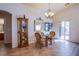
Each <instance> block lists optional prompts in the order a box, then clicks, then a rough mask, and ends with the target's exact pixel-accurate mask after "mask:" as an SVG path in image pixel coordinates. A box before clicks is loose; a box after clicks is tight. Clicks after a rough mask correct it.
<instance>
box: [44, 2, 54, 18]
mask: <svg viewBox="0 0 79 59" xmlns="http://www.w3.org/2000/svg"><path fill="white" fill-rule="evenodd" d="M45 16H46V17H47V18H51V17H52V16H54V12H53V11H52V10H51V8H50V3H49V9H48V10H47V11H46V12H45Z"/></svg>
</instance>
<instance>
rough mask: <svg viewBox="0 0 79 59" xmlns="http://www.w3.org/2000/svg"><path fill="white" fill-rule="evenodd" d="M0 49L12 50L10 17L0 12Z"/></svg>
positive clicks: (7, 13) (5, 12) (4, 12)
mask: <svg viewBox="0 0 79 59" xmlns="http://www.w3.org/2000/svg"><path fill="white" fill-rule="evenodd" d="M0 48H12V15H11V14H10V13H9V12H7V11H3V10H0Z"/></svg>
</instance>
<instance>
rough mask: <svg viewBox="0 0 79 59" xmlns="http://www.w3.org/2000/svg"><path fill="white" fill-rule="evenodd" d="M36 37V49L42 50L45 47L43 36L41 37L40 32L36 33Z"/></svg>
mask: <svg viewBox="0 0 79 59" xmlns="http://www.w3.org/2000/svg"><path fill="white" fill-rule="evenodd" d="M35 37H36V43H35V47H36V48H40V49H41V48H42V47H43V43H42V41H41V35H40V33H39V32H36V33H35Z"/></svg>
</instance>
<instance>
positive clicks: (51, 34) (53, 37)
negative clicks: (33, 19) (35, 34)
mask: <svg viewBox="0 0 79 59" xmlns="http://www.w3.org/2000/svg"><path fill="white" fill-rule="evenodd" d="M55 35H56V33H55V32H54V31H51V32H50V34H49V39H50V45H52V40H53V41H54V39H55ZM54 43H55V41H54Z"/></svg>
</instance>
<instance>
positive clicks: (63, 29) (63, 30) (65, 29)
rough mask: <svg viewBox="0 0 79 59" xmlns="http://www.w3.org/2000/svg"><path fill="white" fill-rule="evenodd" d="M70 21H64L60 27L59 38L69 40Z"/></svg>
mask: <svg viewBox="0 0 79 59" xmlns="http://www.w3.org/2000/svg"><path fill="white" fill-rule="evenodd" d="M69 26H70V22H69V21H62V22H61V23H60V26H59V37H60V39H65V40H69V34H70V32H69Z"/></svg>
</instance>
